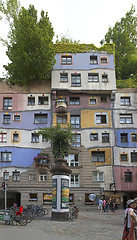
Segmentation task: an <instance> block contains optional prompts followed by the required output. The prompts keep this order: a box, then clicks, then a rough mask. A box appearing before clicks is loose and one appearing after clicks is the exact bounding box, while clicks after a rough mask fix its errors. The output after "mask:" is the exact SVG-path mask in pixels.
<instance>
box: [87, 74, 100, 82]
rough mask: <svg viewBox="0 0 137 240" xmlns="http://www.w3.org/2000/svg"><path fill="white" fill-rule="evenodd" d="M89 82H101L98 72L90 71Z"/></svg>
mask: <svg viewBox="0 0 137 240" xmlns="http://www.w3.org/2000/svg"><path fill="white" fill-rule="evenodd" d="M88 82H99V74H98V73H88Z"/></svg>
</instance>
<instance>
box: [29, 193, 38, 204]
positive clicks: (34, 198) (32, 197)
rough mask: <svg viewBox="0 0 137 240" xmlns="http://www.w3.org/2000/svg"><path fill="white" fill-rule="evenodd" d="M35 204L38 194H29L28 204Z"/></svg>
mask: <svg viewBox="0 0 137 240" xmlns="http://www.w3.org/2000/svg"><path fill="white" fill-rule="evenodd" d="M32 201H33V202H37V201H38V194H37V193H29V202H32Z"/></svg>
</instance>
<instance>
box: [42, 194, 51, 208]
mask: <svg viewBox="0 0 137 240" xmlns="http://www.w3.org/2000/svg"><path fill="white" fill-rule="evenodd" d="M43 204H47V205H50V204H52V194H51V193H44V194H43Z"/></svg>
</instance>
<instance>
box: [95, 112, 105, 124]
mask: <svg viewBox="0 0 137 240" xmlns="http://www.w3.org/2000/svg"><path fill="white" fill-rule="evenodd" d="M99 117H100V118H99ZM104 117H105V122H103V121H104V120H103V118H104ZM97 118H98V119H97ZM95 124H97V125H99V124H101V125H106V124H108V114H107V113H104V112H103V113H96V114H95Z"/></svg>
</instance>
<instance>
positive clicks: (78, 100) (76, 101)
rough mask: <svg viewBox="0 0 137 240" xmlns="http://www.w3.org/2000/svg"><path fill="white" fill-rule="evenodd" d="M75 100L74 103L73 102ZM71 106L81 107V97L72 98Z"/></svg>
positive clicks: (70, 100)
mask: <svg viewBox="0 0 137 240" xmlns="http://www.w3.org/2000/svg"><path fill="white" fill-rule="evenodd" d="M72 100H74V101H72ZM69 105H71V106H73V105H76V106H78V105H80V97H70V98H69Z"/></svg>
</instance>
